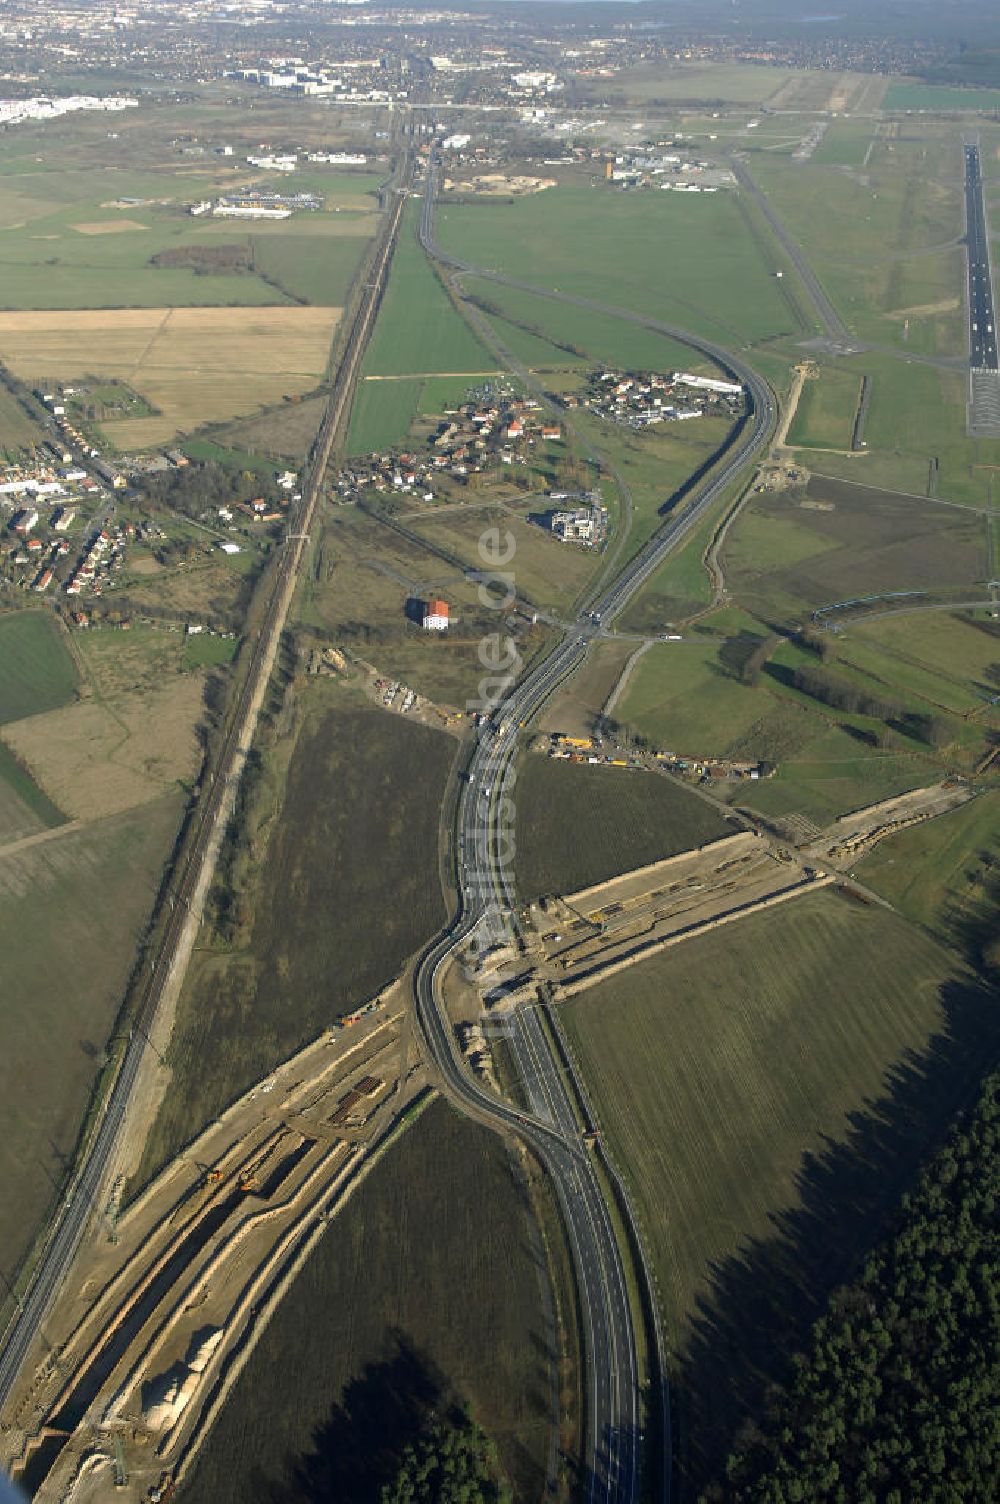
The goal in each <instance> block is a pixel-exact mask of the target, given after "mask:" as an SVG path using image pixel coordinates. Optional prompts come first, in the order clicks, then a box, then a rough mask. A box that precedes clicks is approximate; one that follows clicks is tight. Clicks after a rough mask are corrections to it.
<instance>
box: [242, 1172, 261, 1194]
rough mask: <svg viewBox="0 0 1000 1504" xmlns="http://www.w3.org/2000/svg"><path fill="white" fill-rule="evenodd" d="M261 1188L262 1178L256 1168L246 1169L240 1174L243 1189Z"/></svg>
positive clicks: (253, 1189)
mask: <svg viewBox="0 0 1000 1504" xmlns="http://www.w3.org/2000/svg"><path fill="white" fill-rule="evenodd" d="M259 1188H260V1178H259V1176H258V1175H257V1172H256V1170H244V1171H243V1174H242V1175H241V1176H240V1190H241V1191H256V1190H258V1189H259Z"/></svg>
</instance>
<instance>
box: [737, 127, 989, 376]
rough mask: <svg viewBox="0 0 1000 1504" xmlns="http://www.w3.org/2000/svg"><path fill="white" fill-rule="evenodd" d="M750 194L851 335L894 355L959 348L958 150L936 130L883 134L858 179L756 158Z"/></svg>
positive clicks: (949, 132) (830, 169) (950, 132)
mask: <svg viewBox="0 0 1000 1504" xmlns="http://www.w3.org/2000/svg"><path fill="white" fill-rule="evenodd" d="M749 166H750V170H751V172H752V174H753V177H754V179H755V181H756V182H757V184H758V186H759V187H760V188H761V189H762V190H763V191H764V192H765V193H766V195H767V197H768V199H769V201H770V203H771V206H772V208H773V209H774V210H775V212H776V213H777V215H778V217H779V218H780V219H781V220H782V221H783V222H784V224H785V225H786V227H787V228H788V230H789V231H790V233H791V234H792V235H793V237H794V238H795V239H796V240H797V241H798V242H799V243H800V244H801V246H802V248H803V250H804V252H805V254H806V256H807V258H808V260H809V262H810V264H811V265H812V267H813V270H814V271H815V272H816V274H817V276H818V277H819V280H820V282H821V283H822V284H823V286H824V288H825V290H826V292H827V294H828V295H829V297H830V298H831V299H832V301H833V303H834V305H835V307H836V308H837V310H838V312H839V313H840V315H841V317H842V318H843V319H844V321H845V322H846V323H847V325H848V327H849V328H850V329H851V330H852V331H853V332H854V334H856V335H857V336H859V337H861V338H864V339H870V340H873V341H875V342H876V343H879V344H883V345H892V346H895V347H896V348H897V349H899V350H900V351H901V352H902V353H903V354H906V353H907V352H914V353H917V354H935V355H954V356H961V355H963V354H964V353H965V349H966V329H965V315H964V311H963V308H964V304H963V296H964V281H963V279H964V276H965V271H964V260H963V257H962V253H961V248H960V246H959V244H958V241H959V237H960V236H961V235H962V233H963V226H964V220H963V199H962V190H963V172H962V159H961V142H960V137H959V133H958V132H957V130H956V129H955V127H954V126H952V127H950V128H948V127H944V126H942V125H940V124H939V123H933V122H931V123H928V124H926V125H924V124H921V125H919V126H914V127H913V128H912V129H910V128H909V127H908V128H907V130H906V131H905V133H904V132H893V131H889V130H888V129H883V130H882V131H881V132H880V133H879V135H878V136H877V137H876V138H875V140H874V144H873V146H872V150H871V153H870V155H869V156H868V160H867V162H866V164H865V170H864V172H863V173H861V172H845V171H843V170H841V169H839V168H837V167H835V166H832V165H829V164H824V163H823V161H822V160H821V159H820V158H819V157H815V158H813V159H810V160H809V161H806V162H797V163H788V162H787V161H781V160H779V159H777V158H774V157H769V156H767V155H766V154H764V153H762V152H757V153H755V154H754V156H753V158H752V160H751V161H750V163H749Z"/></svg>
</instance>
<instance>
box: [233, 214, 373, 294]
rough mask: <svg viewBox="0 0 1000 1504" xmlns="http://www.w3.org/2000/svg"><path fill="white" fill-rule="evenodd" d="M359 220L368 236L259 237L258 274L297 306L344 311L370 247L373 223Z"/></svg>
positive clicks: (256, 245)
mask: <svg viewBox="0 0 1000 1504" xmlns="http://www.w3.org/2000/svg"><path fill="white" fill-rule="evenodd" d="M359 220H360V223H359V225H358V229H361V227H362V224H363V225H364V228H365V231H366V234H365V235H360V234H357V235H335V234H333V233H331V234H328V235H317V234H311V235H299V234H295V233H294V232H293V231H290V232H289V233H288V234H287V235H284V236H278V235H266V236H259V237H258V238H257V239H256V242H255V245H254V261H255V265H256V267H257V270H258V273H259V274H260V275H262V276H263V277H265V278H266V279H267V280H268V281H269V282H270V283H272V285H274V286H276V288H277V289H280V290H281V291H282V292H284V293H285V294H288V295H291V297H293V298H294V299H295V301H296V302H305V303H315V304H316V305H318V306H320V307H324V306H325V307H330V306H332V307H334V308H337V307H341V306H342V305H343V304H344V303H345V302H346V301H347V294H348V291H349V289H350V286H351V279H352V277H353V276H354V273H355V271H356V270H357V267H358V261H359V260H360V258H361V254H362V252H363V251H364V249H365V245H366V243H367V231H368V229H369V221H368V220H367V219H363V220H362V219H361V217H360V216H359ZM291 223H292V224H293V225H295V224H297V221H295V220H293V221H292V222H291ZM338 227H339V221H338ZM331 229H332V227H331Z"/></svg>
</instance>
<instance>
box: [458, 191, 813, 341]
mask: <svg viewBox="0 0 1000 1504" xmlns="http://www.w3.org/2000/svg"><path fill="white" fill-rule="evenodd" d="M438 233H439V238H440V240H441V243H442V245H443V246H444V247H445V248H446V249H447V250H449V251H452V252H454V253H455V254H456V255H458V256H460V257H461V258H462V259H464V260H468V261H470V262H472V263H473V264H474V265H476V266H483V267H487V268H489V269H491V270H498V271H502V272H504V273H506V274H508V275H510V276H512V277H518V278H520V279H522V280H524V281H528V282H535V283H537V284H538V285H540V286H542V287H550V288H557V289H558V290H559V291H561V292H567V293H573V294H578V295H582V296H584V297H588V298H594V299H596V300H597V301H598V302H603V303H606V304H608V305H610V306H617V307H620V308H626V309H629V310H630V311H632V312H635V313H639V314H643V315H645V316H647V317H650V318H655V319H662V320H665V321H667V322H672V323H674V324H676V325H679V326H680V327H681V328H685V329H691V330H693V331H695V332H699V333H706V334H709V335H710V336H712V337H714V338H717V339H721V340H722V341H723V343H727V342H729V343H732V342H735V343H736V344H738V345H742V344H746V343H753V342H755V341H757V340H761V339H769V338H773V337H774V336H776V335H780V334H793V333H796V332H798V331H797V325H796V322H795V320H794V319H793V318H792V316H791V313H790V310H789V307H788V305H787V303H786V302H785V299H784V297H783V295H782V292H781V284H780V283H778V282H777V281H776V280H775V278H774V276H773V274H772V268H771V260H772V259H773V258H771V257H770V256H769V255H767V254H765V251H764V249H763V248H762V247H760V246H759V245H758V243H757V242H756V240H753V239H748V236H747V233H746V227H745V222H744V220H743V218H742V215H741V213H740V209H739V205H738V203H737V201H736V198H735V196H734V195H733V194H732V193H729V192H725V193H717V194H713V195H711V196H707V195H704V194H701V195H695V194H675V193H658V192H648V193H640V194H624V193H617V192H611V190H610V189H606V188H605V186H603V185H602V186H600V187H595V188H578V187H569V186H561V187H558V188H553V189H550V190H549V191H548V192H546V193H542V194H538V195H535V196H534V197H531V198H522V199H516V200H515V201H514V202H513V203H510V204H505V203H494V204H483V205H479V204H462V205H451V206H447V205H442V207H441V208H440V209H439V211H438ZM665 273H666V274H665ZM488 296H489V295H488ZM518 296H521V295H520V294H519V295H518ZM504 301H506V300H505V299H504ZM570 312H571V315H572V310H571V311H570ZM575 321H576V326H577V328H578V329H579V330H586V329H587V327H588V325H589V324H590V321H591V315H590V313H589V312H587V313H585V314H581V313H580V311H576V313H575ZM583 337H584V338H586V337H587V336H586V335H584V336H583Z"/></svg>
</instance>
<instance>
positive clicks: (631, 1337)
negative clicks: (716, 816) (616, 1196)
mask: <svg viewBox="0 0 1000 1504" xmlns="http://www.w3.org/2000/svg"><path fill="white" fill-rule="evenodd" d="M436 171H437V169H436V166H435V164H434V163H433V162H432V163H431V164H429V167H428V172H427V180H426V188H425V194H424V204H423V212H422V215H421V222H420V239H421V243H422V244H423V246H424V249H425V250H426V251H427V253H428V254H429V255H430V256H432V257H433V258H435V259H436V260H438V261H439V262H441V263H443V264H444V265H445V266H447V267H448V268H449V269H450V270H451V272H452V273H453V274H474V275H476V276H477V277H486V278H488V279H490V280H492V281H495V282H499V283H503V284H504V285H507V286H512V287H517V288H521V289H523V290H525V291H529V292H533V293H537V294H540V295H542V296H544V297H552V298H555V299H557V300H558V301H561V302H565V303H570V304H573V305H574V306H577V307H579V308H581V309H584V310H590V311H595V312H601V313H612V314H613V315H614V316H616V317H618V318H621V319H623V320H625V321H626V322H629V323H633V324H638V325H641V326H642V327H644V328H647V329H651V330H654V331H656V332H658V333H662V334H664V335H666V336H667V337H669V338H671V339H673V340H677V341H679V342H681V343H684V344H687V345H688V346H690V347H692V348H693V349H695V350H697V351H698V353H699V354H701V355H703V356H707V357H708V358H709V359H711V360H713V361H715V362H716V363H717V364H719V365H720V366H722V367H723V368H724V369H726V370H728V371H730V372H732V373H733V375H734V376H735V377H736V379H737V380H739V381H741V382H743V384H744V386H745V387H746V391H747V402H748V409H749V411H748V417H747V419H746V420H745V422H744V424H743V426H742V428H741V429H740V430H739V431H738V432H737V434H736V435H735V436H734V439H733V441H732V443H731V446H730V448H729V450H728V452H727V453H726V455H725V457H724V458H723V460H722V461H721V462H720V464H719V465H718V466H717V468H716V469H715V471H714V473H712V474H711V475H710V476H709V477H708V478H706V479H705V480H704V481H703V482H702V483H701V484H700V485H699V487H698V488H697V490H696V491H695V492H694V493H692V495H691V496H690V498H689V502H688V505H687V507H686V509H685V510H684V512H683V513H682V515H681V516H678V517H673V518H668V519H667V521H666V522H665V523H664V524H663V526H662V527H661V528H660V530H659V531H658V532H657V533H656V534H655V535H654V537H653V538H652V539H650V541H649V542H648V543H647V544H646V545H645V546H644V547H643V548H642V549H641V550H640V551H639V552H638V553H637V554H636V555H635V556H634V557H633V558H632V559H631V560H630V561H629V563H628V564H627V565H626V566H625V568H624V569H623V570H622V571H621V573H620V574H619V575H618V576H617V578H616V579H615V580H613V581H612V582H611V583H610V584H609V585H608V586H607V587H606V588H605V589H604V591H603V593H602V594H601V595H600V596H599V597H598V598H597V599H595V600H593V601H591V602H590V604H589V607H588V610H587V611H586V613H584V614H583V615H581V616H580V617H579V618H578V619H577V620H576V621H575V622H574V623H572V624H571V625H570V626H569V627H568V629H567V630H566V633H565V635H564V637H563V639H562V641H561V642H560V643H559V644H558V646H557V647H556V648H555V649H554V650H553V651H552V652H551V653H550V654H549V656H548V657H547V658H545V659H544V660H543V661H542V662H541V663H539V664H538V665H537V666H536V667H535V668H534V669H532V670H531V671H530V672H529V673H528V674H527V675H526V676H525V677H524V678H523V679H521V680H520V681H519V682H517V683H516V684H514V685H513V686H512V687H511V688H510V690H509V692H508V693H507V695H506V696H505V697H504V698H503V699H502V701H501V702H500V703H499V704H497V705H496V707H495V708H494V709H493V712H492V714H491V715H490V717H489V720H488V722H487V723H486V724H485V725H484V727H483V729H482V734H481V736H480V739H479V741H478V742H477V744H476V746H475V748H474V751H473V753H472V755H471V758H470V761H469V763H468V765H467V767H466V770H465V778H464V781H463V783H462V786H461V792H460V795H459V801H458V814H457V822H456V830H457V869H458V870H457V879H458V892H459V901H458V911H457V913H456V915H455V918H454V920H453V921H452V924H451V925H450V927H449V928H448V930H447V931H445V933H444V934H442V935H441V936H440V938H439V939H438V940H437V941H436V943H435V944H433V945H432V946H431V947H430V948H429V949H428V951H427V952H426V954H425V955H424V957H423V958H422V960H421V963H420V965H419V967H418V969H417V972H416V977H415V994H416V1004H417V1012H418V1016H419V1019H420V1023H421V1027H422V1030H423V1033H424V1036H425V1038H426V1040H427V1043H428V1046H429V1048H430V1051H431V1053H432V1054H433V1056H434V1058H435V1060H436V1062H437V1064H438V1066H439V1068H440V1070H441V1072H442V1074H443V1076H444V1078H445V1080H446V1082H447V1084H448V1086H449V1088H450V1090H451V1092H452V1094H453V1095H454V1096H455V1097H456V1098H458V1099H460V1100H461V1101H462V1102H464V1103H465V1105H466V1106H467V1107H469V1108H470V1110H471V1111H473V1112H474V1113H475V1114H476V1115H477V1116H480V1117H483V1118H486V1119H489V1120H491V1121H493V1122H496V1123H498V1124H500V1125H504V1126H507V1127H509V1128H512V1129H514V1130H515V1131H516V1132H519V1133H520V1134H521V1136H522V1137H523V1138H525V1139H526V1140H527V1141H528V1142H529V1143H530V1145H531V1147H532V1148H533V1149H534V1151H535V1153H536V1154H537V1156H538V1158H539V1159H540V1160H541V1162H542V1163H543V1164H544V1165H545V1167H546V1169H547V1171H548V1173H549V1175H550V1176H551V1178H552V1181H553V1184H554V1186H555V1189H556V1193H557V1195H558V1197H559V1201H560V1205H561V1207H562V1212H563V1216H564V1219H565V1222H566V1228H567V1234H568V1238H569V1245H570V1250H571V1253H572V1257H573V1262H574V1269H575V1276H576V1280H577V1284H578V1288H579V1293H580V1306H581V1313H582V1322H583V1331H584V1342H585V1349H586V1351H585V1363H586V1375H585V1385H584V1388H585V1393H586V1396H587V1406H586V1420H587V1426H586V1432H587V1434H586V1440H585V1466H586V1470H587V1475H588V1479H589V1484H588V1490H587V1493H588V1498H589V1500H590V1501H592V1504H598V1501H600V1504H604V1501H608V1504H633V1501H634V1500H635V1498H636V1495H637V1491H638V1488H639V1476H640V1456H641V1447H640V1442H641V1434H640V1427H641V1408H640V1406H641V1395H640V1374H639V1366H638V1357H637V1347H636V1334H635V1331H634V1327H633V1319H632V1312H631V1309H630V1305H629V1301H628V1298H627V1294H626V1280H625V1271H624V1268H623V1264H622V1255H621V1251H620V1248H619V1246H618V1242H617V1239H616V1238H615V1235H614V1231H613V1228H612V1226H611V1222H610V1219H609V1215H608V1210H607V1206H606V1204H605V1201H604V1197H603V1195H602V1192H601V1188H600V1184H599V1182H598V1179H597V1174H596V1171H595V1168H594V1165H593V1163H592V1161H591V1159H590V1157H589V1152H588V1151H587V1150H586V1148H585V1147H584V1146H583V1144H582V1142H581V1136H580V1132H579V1128H578V1125H577V1122H576V1118H575V1115H574V1112H573V1108H572V1104H571V1102H570V1099H569V1097H568V1095H567V1089H566V1084H565V1081H564V1078H563V1074H562V1071H561V1069H560V1062H559V1061H558V1059H557V1058H556V1057H555V1055H554V1052H553V1050H552V1049H551V1048H550V1046H549V1042H548V1039H547V1037H546V1035H545V1032H544V1031H543V1030H542V1028H541V1026H540V1024H539V1021H538V1018H537V1016H536V1015H535V1013H534V1012H533V1011H532V1010H523V1009H522V1010H520V1011H519V1012H518V1013H517V1014H515V1015H514V1017H513V1019H512V1020H511V1021H510V1044H511V1048H512V1050H513V1053H514V1057H515V1060H516V1061H517V1062H518V1065H519V1068H520V1070H521V1073H522V1077H523V1080H524V1082H525V1083H526V1086H527V1091H528V1095H529V1099H530V1102H531V1112H530V1113H526V1112H522V1111H520V1110H518V1109H517V1108H515V1107H513V1106H510V1105H508V1104H506V1103H503V1102H501V1101H499V1099H498V1098H497V1097H496V1096H494V1095H493V1094H492V1093H489V1092H487V1091H486V1090H484V1089H483V1088H482V1087H481V1086H479V1085H478V1084H477V1083H476V1082H474V1081H473V1080H472V1078H471V1077H470V1076H469V1074H468V1073H467V1072H466V1071H465V1069H464V1068H463V1065H462V1062H461V1060H460V1058H459V1055H458V1052H457V1047H456V1044H455V1039H454V1035H453V1030H452V1028H451V1024H450V1022H449V1020H448V1018H447V1016H446V1013H445V1010H444V1007H443V1004H442V998H441V981H442V974H443V972H444V971H445V969H446V967H447V966H448V965H449V963H450V962H451V961H452V959H453V957H454V956H455V955H456V953H457V952H460V951H462V950H463V949H464V948H465V947H466V946H467V945H468V942H469V941H470V939H472V937H473V936H475V937H476V938H477V940H478V942H479V944H480V947H481V948H482V947H483V946H485V945H489V944H490V943H499V942H501V941H502V940H503V939H504V938H506V937H509V936H511V935H512V934H513V931H514V927H515V923H516V921H515V919H514V909H515V902H514V895H513V891H512V888H511V882H512V877H511V873H510V864H509V862H508V861H507V860H506V856H505V853H506V849H507V848H506V843H507V839H508V837H507V826H508V824H509V821H510V808H509V806H510V800H509V791H510V786H511V783H512V780H513V776H514V769H515V756H516V751H517V746H518V736H519V730H520V728H521V726H524V725H527V724H528V723H529V722H530V721H531V719H532V717H533V716H534V715H535V713H536V712H537V711H538V710H539V708H540V707H541V706H542V704H543V703H544V702H545V701H546V700H547V699H548V697H549V696H550V695H551V694H552V692H553V690H554V689H555V688H556V686H557V685H558V684H560V683H561V682H562V681H563V679H565V678H566V676H567V675H568V674H570V673H572V672H573V670H574V669H575V668H577V667H578V666H579V664H580V663H581V661H582V660H583V658H584V656H585V654H586V652H587V648H588V644H589V642H590V640H591V639H592V638H593V637H594V636H596V635H599V634H600V633H601V632H602V631H603V630H604V628H605V627H606V625H607V623H608V622H609V621H610V620H611V619H612V618H613V617H614V616H616V615H617V614H618V613H619V612H621V611H622V610H623V609H624V607H625V606H626V604H627V603H628V601H629V600H630V599H631V598H632V596H633V595H634V594H635V593H636V591H637V590H638V589H639V588H640V587H641V586H642V585H643V583H644V582H645V581H646V580H647V579H648V578H649V577H650V575H652V574H653V573H654V571H655V570H656V569H657V568H658V567H659V566H660V564H661V563H662V562H663V560H664V559H665V558H666V556H667V555H668V554H669V553H670V552H671V550H673V549H674V548H676V547H677V546H678V544H679V543H680V542H681V541H682V540H683V538H685V537H686V536H687V534H688V533H689V532H690V531H691V529H692V528H693V527H695V526H697V524H698V522H699V521H700V520H701V518H702V517H703V516H704V514H705V512H706V511H707V510H708V508H709V507H711V506H712V504H713V502H715V501H716V500H717V499H718V498H719V496H720V495H721V494H722V493H723V492H724V491H725V489H726V488H727V487H728V486H729V485H731V484H732V482H733V481H734V480H735V478H736V477H737V476H738V475H739V474H740V472H741V471H742V470H743V468H744V467H745V466H746V465H747V463H748V462H749V461H750V460H751V459H752V457H753V456H754V455H755V454H757V453H758V452H759V451H760V449H761V448H762V447H763V445H764V444H766V443H767V441H768V439H769V438H770V436H771V433H772V432H773V428H774V422H775V416H776V409H775V400H774V396H773V394H772V392H771V390H770V388H769V387H768V386H767V384H766V382H764V381H762V380H761V378H760V377H759V376H758V375H757V373H756V372H755V371H752V370H751V369H750V368H749V367H748V366H746V365H744V364H743V363H742V362H741V361H739V360H737V359H734V357H733V356H732V355H730V354H729V353H728V352H727V351H724V350H722V349H721V348H719V347H718V346H715V345H712V344H710V343H708V342H706V341H703V340H700V339H695V338H693V337H692V336H691V335H689V334H688V333H687V332H686V331H684V330H679V329H675V328H673V327H671V326H669V325H666V324H661V323H659V322H658V321H656V320H654V319H646V318H643V317H642V316H641V315H638V314H632V313H629V312H628V311H626V310H622V309H611V308H607V307H605V306H604V305H602V304H599V303H596V302H594V301H593V300H591V299H587V298H578V297H575V296H573V295H572V294H568V293H556V292H551V291H549V290H548V289H546V288H539V287H535V286H534V285H532V284H531V283H527V282H522V281H519V280H517V279H514V278H509V277H506V276H503V275H502V274H500V273H497V272H493V271H490V270H488V269H485V268H482V267H475V266H472V265H471V264H469V263H468V262H465V261H462V260H460V259H458V258H456V257H454V256H450V255H448V254H447V253H446V252H444V251H443V250H442V249H441V248H440V247H439V246H438V245H437V243H436V241H435V239H434V198H435V190H436V181H435V179H436ZM645 1461H646V1463H647V1475H648V1479H649V1483H650V1489H651V1491H652V1492H653V1493H654V1495H657V1496H662V1495H664V1494H666V1493H667V1492H668V1491H669V1468H668V1467H665V1466H664V1465H663V1460H662V1459H656V1458H649V1459H645Z"/></svg>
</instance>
